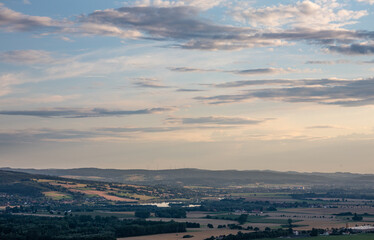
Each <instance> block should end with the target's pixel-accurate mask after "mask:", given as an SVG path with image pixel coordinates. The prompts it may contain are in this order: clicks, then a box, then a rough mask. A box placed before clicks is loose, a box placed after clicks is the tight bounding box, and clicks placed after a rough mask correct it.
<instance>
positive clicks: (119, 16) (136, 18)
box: [81, 6, 240, 39]
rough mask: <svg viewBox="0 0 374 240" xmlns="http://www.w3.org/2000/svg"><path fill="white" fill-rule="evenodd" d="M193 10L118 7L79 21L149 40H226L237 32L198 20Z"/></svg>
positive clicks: (99, 11)
mask: <svg viewBox="0 0 374 240" xmlns="http://www.w3.org/2000/svg"><path fill="white" fill-rule="evenodd" d="M199 13H200V12H199V10H198V9H197V8H194V7H188V6H183V7H172V8H158V7H122V8H119V9H107V10H102V11H101V10H98V11H95V12H93V13H91V14H89V15H88V16H86V17H82V18H81V22H83V23H95V24H108V25H112V26H116V27H120V28H123V29H132V30H139V31H141V32H144V33H146V34H147V35H148V36H146V37H145V38H150V39H193V38H202V39H204V38H205V39H230V38H232V37H233V36H235V35H236V34H238V33H240V29H238V28H235V27H230V26H220V25H216V24H213V23H211V22H208V21H205V20H201V19H200V18H199V16H198V15H199Z"/></svg>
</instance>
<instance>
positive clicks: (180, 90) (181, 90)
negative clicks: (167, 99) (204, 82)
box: [176, 88, 204, 92]
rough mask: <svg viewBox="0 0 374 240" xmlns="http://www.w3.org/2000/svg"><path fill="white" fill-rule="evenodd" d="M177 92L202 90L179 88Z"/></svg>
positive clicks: (199, 90)
mask: <svg viewBox="0 0 374 240" xmlns="http://www.w3.org/2000/svg"><path fill="white" fill-rule="evenodd" d="M176 91H177V92H202V91H204V90H202V89H191V88H179V89H177V90H176Z"/></svg>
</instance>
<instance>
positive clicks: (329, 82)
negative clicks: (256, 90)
mask: <svg viewBox="0 0 374 240" xmlns="http://www.w3.org/2000/svg"><path fill="white" fill-rule="evenodd" d="M347 83H348V80H344V79H299V80H288V79H271V80H242V81H233V82H226V83H219V84H213V85H212V86H214V87H217V88H236V87H247V86H271V85H278V86H313V85H314V86H320V85H323V86H326V87H327V86H337V85H345V84H347Z"/></svg>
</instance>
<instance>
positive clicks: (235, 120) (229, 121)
mask: <svg viewBox="0 0 374 240" xmlns="http://www.w3.org/2000/svg"><path fill="white" fill-rule="evenodd" d="M166 121H167V122H169V123H181V124H185V125H190V124H199V125H205V124H207V125H254V124H259V123H261V122H264V121H265V120H257V119H250V118H243V117H225V116H208V117H197V118H191V117H184V118H177V117H171V118H168V119H166Z"/></svg>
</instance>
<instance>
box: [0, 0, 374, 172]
mask: <svg viewBox="0 0 374 240" xmlns="http://www.w3.org/2000/svg"><path fill="white" fill-rule="evenodd" d="M373 10H374V1H372V0H344V1H337V0H332V1H331V0H329V1H327V0H314V1H312V0H304V1H302V0H301V1H282V2H281V3H279V1H255V0H253V1H240V0H237V1H227V0H220V1H217V0H181V1H172V0H170V1H168V0H139V1H93V0H89V1H88V0H87V1H83V0H80V1H47V0H45V1H44V0H14V1H13V0H12V1H10V0H4V1H0V39H1V40H0V41H1V44H0V152H1V153H0V165H1V166H10V167H34V168H73V167H88V166H89V167H91V166H92V167H103V168H146V169H163V168H182V167H196V168H206V169H271V170H281V171H288V170H295V171H306V172H312V171H322V172H335V171H351V172H361V173H372V172H373V171H374V166H373V164H371V161H372V158H371V156H372V155H373V153H374V152H373V149H374V148H373V147H374V142H373V137H374V132H373V130H374V126H373V122H374V121H373V120H374V113H373V104H374V78H373V75H374V56H373V55H374V29H373V25H372V23H373V21H374V19H373Z"/></svg>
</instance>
